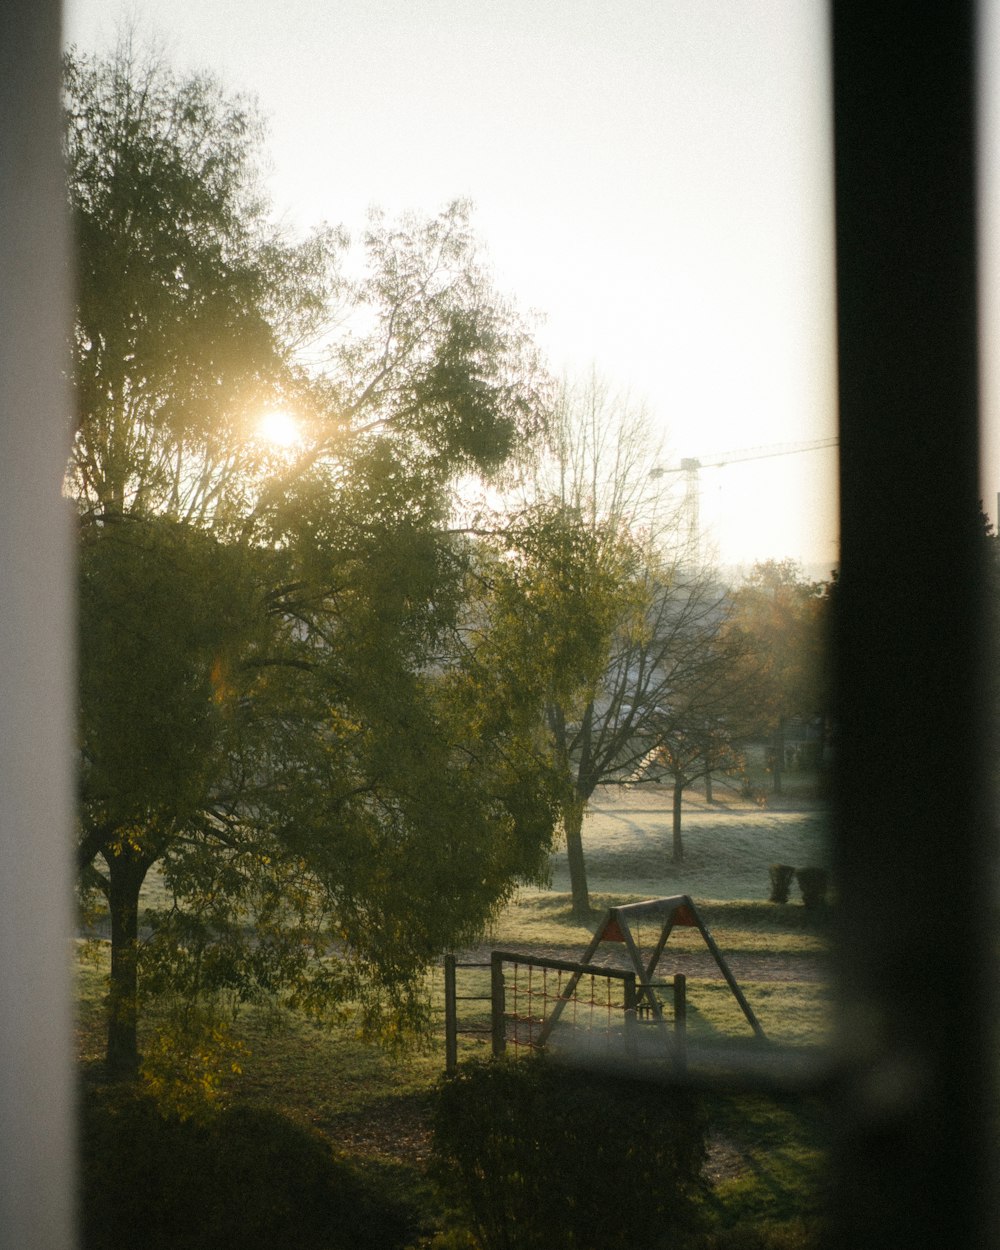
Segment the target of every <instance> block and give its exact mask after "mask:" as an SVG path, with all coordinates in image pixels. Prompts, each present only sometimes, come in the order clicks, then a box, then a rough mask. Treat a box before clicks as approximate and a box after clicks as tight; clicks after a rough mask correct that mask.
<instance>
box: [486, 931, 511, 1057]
mask: <svg viewBox="0 0 1000 1250" xmlns="http://www.w3.org/2000/svg"><path fill="white" fill-rule="evenodd" d="M497 956H498V952H497V951H494V952H493V954H492V956H491V958H490V1020H491V1022H492V1025H493V1056H494V1058H497V1059H498V1058H499V1057H500V1056H501V1055H502V1054H504V1052H505V1051H506V1049H507V1022H506V1019H505V1013H506V1010H507V1003H506V996H505V993H504V980H503V960H502V959H500V958H498V957H497Z"/></svg>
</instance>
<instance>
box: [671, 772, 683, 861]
mask: <svg viewBox="0 0 1000 1250" xmlns="http://www.w3.org/2000/svg"><path fill="white" fill-rule="evenodd" d="M684 786H685V782H684V780H683V778H681V777H675V778H674V837H673V846H674V849H673V854H672V855H671V857H670V862H671V863H672V864H683V863H684V840H683V838H682V837H681V800H682V798H683V797H684Z"/></svg>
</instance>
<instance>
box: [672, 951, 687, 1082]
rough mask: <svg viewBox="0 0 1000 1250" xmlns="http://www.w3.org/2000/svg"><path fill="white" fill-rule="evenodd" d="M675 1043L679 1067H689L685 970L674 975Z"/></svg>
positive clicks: (683, 1068) (682, 1068) (682, 1069)
mask: <svg viewBox="0 0 1000 1250" xmlns="http://www.w3.org/2000/svg"><path fill="white" fill-rule="evenodd" d="M674 1045H675V1047H676V1051H677V1067H678V1068H679V1069H680V1070H681V1071H682V1072H683V1071H684V1070H685V1069H686V1068H687V977H686V976H685V975H684V973H683V972H678V973H676V974H675V975H674Z"/></svg>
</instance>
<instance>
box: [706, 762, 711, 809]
mask: <svg viewBox="0 0 1000 1250" xmlns="http://www.w3.org/2000/svg"><path fill="white" fill-rule="evenodd" d="M712 801H713V800H712V770H711V769H710V768H709V769H708V770H707V771H706V773H705V802H706V803H711V802H712Z"/></svg>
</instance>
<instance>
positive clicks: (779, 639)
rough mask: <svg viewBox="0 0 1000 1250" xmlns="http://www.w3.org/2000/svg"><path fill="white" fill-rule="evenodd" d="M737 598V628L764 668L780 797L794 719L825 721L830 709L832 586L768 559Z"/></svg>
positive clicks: (764, 726) (767, 725)
mask: <svg viewBox="0 0 1000 1250" xmlns="http://www.w3.org/2000/svg"><path fill="white" fill-rule="evenodd" d="M734 598H735V621H736V624H737V626H738V628H739V629H740V630H742V632H743V633H744V634H745V635H746V636H747V638H748V639H749V641H750V644H751V645H752V647H753V649H754V651H755V653H756V655H757V657H758V660H759V663H760V665H761V668H762V676H763V682H762V688H761V697H760V713H761V715H760V729H761V730H763V731H764V732H767V733H769V734H771V736H772V748H771V759H772V761H773V763H772V785H773V788H774V793H775V794H780V793H781V789H782V774H783V772H784V766H785V730H786V727H787V724H788V721H789V719H790V718H791V717H793V716H807V717H812V716H822V717H823V718H824V720H825V718H826V714H827V712H828V710H829V697H828V691H827V687H828V673H829V668H828V615H829V604H830V596H829V587H828V586H827V585H826V583H821V582H810V581H807V580H806V579H805V578H804V577H803V576H802V570H801V568H800V567H799V565H798V564H797V563H796V562H795V561H794V560H766V561H763V562H761V563H758V564H755V565H754V567H753V569H752V570H751V572H750V575H749V576H748V577H747V579H746V581H745V583H744V584H743V585H742V586H741V587H740V588H739V589H738V590H737V592H736V594H735V596H734Z"/></svg>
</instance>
